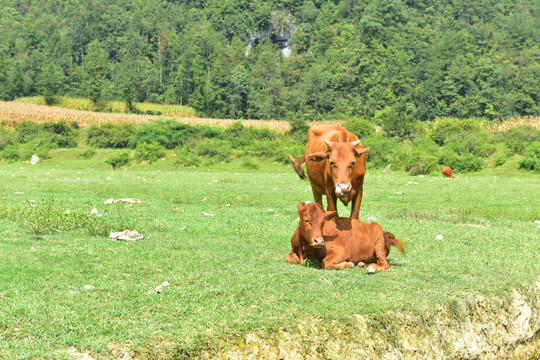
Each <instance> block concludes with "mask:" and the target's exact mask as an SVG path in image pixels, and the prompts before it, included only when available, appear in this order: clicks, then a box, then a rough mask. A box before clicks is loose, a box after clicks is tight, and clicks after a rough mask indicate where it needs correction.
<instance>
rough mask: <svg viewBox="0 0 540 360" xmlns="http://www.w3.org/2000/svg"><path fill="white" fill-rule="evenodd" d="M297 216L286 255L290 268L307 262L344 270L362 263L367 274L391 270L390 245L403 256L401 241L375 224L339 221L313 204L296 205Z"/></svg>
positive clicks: (352, 220)
mask: <svg viewBox="0 0 540 360" xmlns="http://www.w3.org/2000/svg"><path fill="white" fill-rule="evenodd" d="M298 215H299V216H300V222H299V224H298V228H297V229H296V231H295V232H294V235H293V236H292V239H291V244H292V251H291V252H290V253H289V255H287V262H289V263H291V264H299V263H301V262H302V261H304V260H305V259H310V260H319V261H322V267H323V268H325V269H343V268H349V267H354V266H355V265H357V264H359V263H361V262H363V263H365V264H366V266H367V272H368V273H373V272H375V271H382V270H387V269H390V265H389V264H388V261H387V260H386V257H387V256H388V254H389V253H390V247H391V246H392V245H393V246H395V247H397V248H398V250H399V251H401V252H402V253H404V252H405V250H404V249H403V244H402V243H401V241H400V240H398V239H396V238H395V236H394V235H393V234H392V233H390V232H388V231H383V229H382V228H381V226H380V225H379V224H377V223H374V222H372V223H365V222H362V221H359V220H356V219H350V218H343V217H338V216H337V213H336V212H335V211H326V212H325V211H324V208H323V207H322V206H321V205H319V204H315V203H304V202H301V203H300V204H298Z"/></svg>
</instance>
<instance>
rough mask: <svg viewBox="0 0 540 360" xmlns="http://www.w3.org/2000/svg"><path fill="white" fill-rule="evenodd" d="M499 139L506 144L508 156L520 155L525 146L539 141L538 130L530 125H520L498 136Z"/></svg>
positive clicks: (539, 131)
mask: <svg viewBox="0 0 540 360" xmlns="http://www.w3.org/2000/svg"><path fill="white" fill-rule="evenodd" d="M499 138H500V140H501V141H504V142H505V143H506V146H507V147H508V149H509V151H510V155H514V154H522V153H523V151H524V150H525V148H526V147H527V144H530V143H532V142H535V141H540V130H536V129H535V128H534V127H532V126H530V125H521V126H516V127H514V128H512V129H510V130H508V131H507V132H505V133H503V134H500V135H499Z"/></svg>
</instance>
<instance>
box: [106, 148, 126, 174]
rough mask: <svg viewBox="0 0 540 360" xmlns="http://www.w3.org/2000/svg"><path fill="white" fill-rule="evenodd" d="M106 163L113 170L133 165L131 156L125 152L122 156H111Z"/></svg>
mask: <svg viewBox="0 0 540 360" xmlns="http://www.w3.org/2000/svg"><path fill="white" fill-rule="evenodd" d="M105 163H106V164H109V165H111V166H112V168H113V170H116V169H119V168H121V167H122V166H129V165H130V163H131V155H130V153H129V152H128V151H124V152H121V153H120V154H116V155H112V156H110V157H109V158H108V159H107V160H106V161H105Z"/></svg>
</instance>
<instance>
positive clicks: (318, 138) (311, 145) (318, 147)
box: [306, 125, 358, 155]
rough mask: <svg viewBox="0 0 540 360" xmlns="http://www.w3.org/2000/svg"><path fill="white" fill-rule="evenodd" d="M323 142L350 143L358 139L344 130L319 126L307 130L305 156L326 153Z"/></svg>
mask: <svg viewBox="0 0 540 360" xmlns="http://www.w3.org/2000/svg"><path fill="white" fill-rule="evenodd" d="M325 140H328V141H331V142H352V141H356V140H358V137H356V135H354V134H353V133H351V132H349V131H347V130H346V129H344V128H342V127H340V126H337V125H320V126H315V127H312V128H310V129H309V130H308V142H307V144H306V155H310V154H313V153H316V152H321V151H326V149H327V146H326V144H325V143H324V141H325Z"/></svg>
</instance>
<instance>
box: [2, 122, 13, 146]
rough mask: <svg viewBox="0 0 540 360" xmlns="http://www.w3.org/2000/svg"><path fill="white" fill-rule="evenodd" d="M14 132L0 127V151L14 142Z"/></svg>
mask: <svg viewBox="0 0 540 360" xmlns="http://www.w3.org/2000/svg"><path fill="white" fill-rule="evenodd" d="M14 137H15V133H14V132H13V131H11V130H8V129H5V128H3V127H0V151H2V150H4V148H5V147H6V146H8V145H13V144H14V142H15V139H14Z"/></svg>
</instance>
